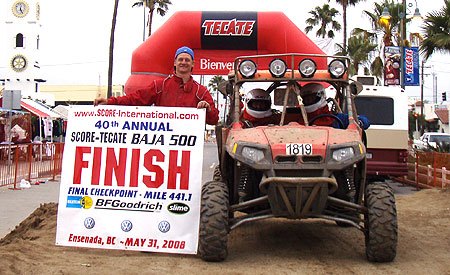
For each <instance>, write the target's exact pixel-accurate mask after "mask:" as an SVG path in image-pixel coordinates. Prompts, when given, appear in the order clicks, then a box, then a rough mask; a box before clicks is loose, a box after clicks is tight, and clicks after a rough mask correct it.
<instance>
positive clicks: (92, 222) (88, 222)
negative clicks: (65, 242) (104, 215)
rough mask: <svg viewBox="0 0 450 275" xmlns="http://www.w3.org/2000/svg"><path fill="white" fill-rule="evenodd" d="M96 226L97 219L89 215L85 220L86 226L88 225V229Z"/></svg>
mask: <svg viewBox="0 0 450 275" xmlns="http://www.w3.org/2000/svg"><path fill="white" fill-rule="evenodd" d="M94 226H95V220H94V219H93V218H91V217H87V218H86V219H85V220H84V227H86V228H87V229H92V228H94Z"/></svg>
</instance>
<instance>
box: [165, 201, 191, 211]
mask: <svg viewBox="0 0 450 275" xmlns="http://www.w3.org/2000/svg"><path fill="white" fill-rule="evenodd" d="M167 210H168V211H169V212H170V213H173V214H186V213H187V212H189V210H190V208H189V206H188V205H186V204H184V203H181V202H174V203H171V204H169V205H168V206H167Z"/></svg>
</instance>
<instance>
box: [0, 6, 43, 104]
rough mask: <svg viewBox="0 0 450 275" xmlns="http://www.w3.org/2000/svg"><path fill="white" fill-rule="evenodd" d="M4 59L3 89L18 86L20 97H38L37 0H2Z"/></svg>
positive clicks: (38, 13)
mask: <svg viewBox="0 0 450 275" xmlns="http://www.w3.org/2000/svg"><path fill="white" fill-rule="evenodd" d="M2 5H3V6H5V5H7V6H6V9H5V12H6V22H5V23H6V37H3V38H4V40H3V41H4V43H5V44H6V53H5V54H6V57H7V58H6V60H7V62H8V63H7V70H6V74H5V90H19V91H21V94H22V97H29V96H30V97H31V98H33V99H41V97H42V95H41V94H40V93H39V83H40V82H45V80H43V79H42V78H41V76H40V64H39V32H40V28H41V24H40V12H41V8H40V4H39V1H38V0H6V1H3V3H2Z"/></svg>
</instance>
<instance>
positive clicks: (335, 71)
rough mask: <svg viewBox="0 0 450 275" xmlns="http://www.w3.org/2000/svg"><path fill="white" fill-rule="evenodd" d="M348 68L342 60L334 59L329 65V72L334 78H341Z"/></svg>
mask: <svg viewBox="0 0 450 275" xmlns="http://www.w3.org/2000/svg"><path fill="white" fill-rule="evenodd" d="M346 70H347V68H346V67H345V64H344V62H343V61H342V60H339V59H334V60H333V61H331V62H330V64H329V65H328V72H330V74H331V77H332V78H341V77H342V76H343V75H344V73H345V71H346Z"/></svg>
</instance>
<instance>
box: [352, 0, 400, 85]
mask: <svg viewBox="0 0 450 275" xmlns="http://www.w3.org/2000/svg"><path fill="white" fill-rule="evenodd" d="M385 7H386V8H387V9H388V11H389V14H390V15H391V19H390V20H389V23H388V24H385V23H384V22H383V21H380V18H381V14H382V13H383V9H384V8H385ZM401 10H402V5H401V4H399V3H395V2H394V1H393V0H384V1H383V2H381V3H374V9H373V11H366V10H364V11H363V13H364V14H365V15H366V16H367V17H368V18H369V20H370V22H371V25H372V29H371V30H364V29H361V28H355V29H353V30H352V32H351V35H363V36H364V37H365V38H366V39H368V40H369V41H371V43H374V44H376V43H378V41H379V40H380V39H381V37H380V35H382V40H383V43H381V44H380V45H379V47H378V50H377V52H378V54H377V55H375V54H374V53H371V54H370V55H371V57H369V60H372V62H371V64H370V66H369V67H370V70H369V68H368V67H366V68H367V70H369V71H370V73H371V74H372V75H374V76H377V77H378V78H381V77H382V75H383V69H384V67H383V66H384V65H383V58H382V57H381V56H380V54H381V53H382V49H383V46H393V45H399V42H400V22H401V19H400V14H399V12H400V11H401ZM407 20H408V19H407ZM394 34H395V35H394Z"/></svg>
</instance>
